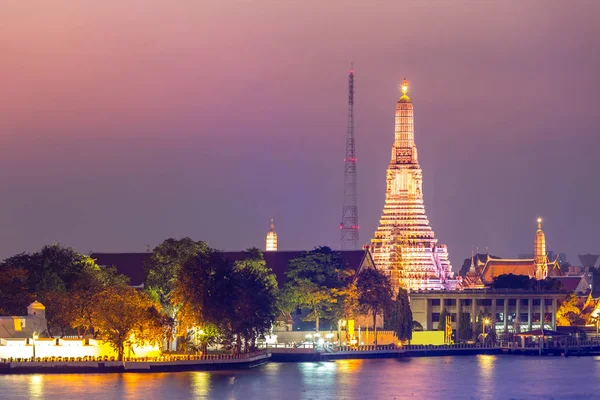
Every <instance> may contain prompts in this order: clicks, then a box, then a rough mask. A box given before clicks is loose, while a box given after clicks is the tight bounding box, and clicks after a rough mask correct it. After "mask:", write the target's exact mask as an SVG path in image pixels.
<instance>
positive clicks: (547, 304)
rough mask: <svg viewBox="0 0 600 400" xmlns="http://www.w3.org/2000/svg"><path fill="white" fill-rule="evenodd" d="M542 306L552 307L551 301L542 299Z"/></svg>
mask: <svg viewBox="0 0 600 400" xmlns="http://www.w3.org/2000/svg"><path fill="white" fill-rule="evenodd" d="M544 305H546V306H551V305H552V299H544Z"/></svg>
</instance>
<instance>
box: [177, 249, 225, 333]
mask: <svg viewBox="0 0 600 400" xmlns="http://www.w3.org/2000/svg"><path fill="white" fill-rule="evenodd" d="M234 290H235V287H234V267H233V263H232V262H230V261H229V260H227V259H226V258H225V257H224V255H223V254H222V253H221V252H219V251H216V250H214V249H211V248H208V247H207V248H206V249H205V250H203V251H201V252H200V253H198V254H197V255H196V256H194V257H191V258H190V259H189V260H188V261H187V262H186V263H185V264H184V265H183V266H182V268H181V269H180V271H179V274H178V279H177V282H176V285H175V290H174V291H173V295H172V302H173V303H174V304H178V305H179V312H178V316H177V318H178V326H177V332H178V335H180V336H186V335H187V332H188V331H189V330H190V329H192V328H194V327H199V326H204V325H205V324H213V325H214V326H215V327H216V328H217V329H218V330H219V331H220V332H222V333H224V332H226V331H227V330H229V329H230V328H231V326H230V325H231V324H230V316H231V315H233V314H234V308H233V307H234V304H233V296H234Z"/></svg>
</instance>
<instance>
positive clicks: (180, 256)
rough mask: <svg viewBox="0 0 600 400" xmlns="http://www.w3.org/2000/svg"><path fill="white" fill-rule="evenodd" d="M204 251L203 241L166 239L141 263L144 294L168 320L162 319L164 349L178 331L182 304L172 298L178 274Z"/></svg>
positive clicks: (206, 248)
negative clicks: (148, 296)
mask: <svg viewBox="0 0 600 400" xmlns="http://www.w3.org/2000/svg"><path fill="white" fill-rule="evenodd" d="M206 251H208V246H207V244H206V243H205V242H201V241H198V242H195V241H193V240H192V239H190V238H188V237H185V238H183V239H173V238H169V239H166V240H164V241H163V242H162V243H161V244H159V245H158V246H156V247H155V248H154V249H153V250H152V255H151V256H150V258H149V259H148V260H146V262H145V264H144V268H145V270H146V281H145V288H146V291H147V292H148V293H149V294H150V295H151V296H152V297H153V298H154V299H156V300H157V301H158V302H160V305H161V310H162V312H163V313H164V314H165V315H166V316H167V317H168V319H167V320H165V321H166V322H168V323H167V325H166V326H168V327H169V328H167V329H166V331H165V335H167V336H166V340H167V347H170V346H171V341H172V340H173V335H174V334H176V332H177V331H178V329H177V326H178V323H179V322H180V321H179V320H180V318H179V316H178V312H179V309H180V308H181V307H182V305H183V303H181V302H179V301H175V298H174V297H173V294H174V292H175V289H176V286H177V279H178V276H179V271H180V270H181V268H182V267H183V265H184V264H185V263H186V262H187V261H188V260H189V259H190V258H192V257H195V256H197V255H198V254H200V253H201V252H206ZM179 300H181V299H179ZM179 331H180V332H179V333H180V337H182V338H183V337H186V335H187V333H186V332H185V330H183V331H182V330H181V329H179Z"/></svg>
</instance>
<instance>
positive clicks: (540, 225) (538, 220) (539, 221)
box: [537, 218, 542, 229]
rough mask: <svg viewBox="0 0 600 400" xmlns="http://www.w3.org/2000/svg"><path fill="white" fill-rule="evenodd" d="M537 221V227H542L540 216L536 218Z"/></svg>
mask: <svg viewBox="0 0 600 400" xmlns="http://www.w3.org/2000/svg"><path fill="white" fill-rule="evenodd" d="M537 223H538V229H542V219H541V218H538V219H537Z"/></svg>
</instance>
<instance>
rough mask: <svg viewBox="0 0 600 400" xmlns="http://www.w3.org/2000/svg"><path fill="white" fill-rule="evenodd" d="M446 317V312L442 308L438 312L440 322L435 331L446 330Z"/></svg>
mask: <svg viewBox="0 0 600 400" xmlns="http://www.w3.org/2000/svg"><path fill="white" fill-rule="evenodd" d="M447 316H448V312H447V311H446V308H445V307H444V308H442V312H440V321H439V322H438V326H437V330H438V331H444V330H446V317H447Z"/></svg>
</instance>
